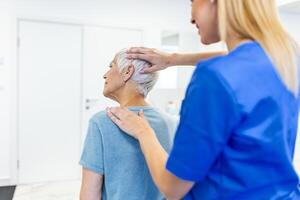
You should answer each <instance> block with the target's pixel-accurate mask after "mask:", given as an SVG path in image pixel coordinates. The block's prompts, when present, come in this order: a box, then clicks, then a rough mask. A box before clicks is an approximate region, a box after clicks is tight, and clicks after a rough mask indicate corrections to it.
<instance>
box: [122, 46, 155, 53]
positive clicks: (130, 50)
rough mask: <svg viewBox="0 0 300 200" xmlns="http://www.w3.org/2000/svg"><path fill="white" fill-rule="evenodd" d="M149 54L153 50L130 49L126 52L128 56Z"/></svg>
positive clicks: (144, 48) (143, 48)
mask: <svg viewBox="0 0 300 200" xmlns="http://www.w3.org/2000/svg"><path fill="white" fill-rule="evenodd" d="M151 52H153V49H151V48H146V47H132V48H130V49H129V50H128V51H127V53H128V54H131V53H133V54H147V53H151Z"/></svg>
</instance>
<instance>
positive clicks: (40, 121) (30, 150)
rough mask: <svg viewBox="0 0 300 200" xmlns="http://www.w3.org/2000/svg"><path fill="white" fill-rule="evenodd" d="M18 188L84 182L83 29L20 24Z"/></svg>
mask: <svg viewBox="0 0 300 200" xmlns="http://www.w3.org/2000/svg"><path fill="white" fill-rule="evenodd" d="M19 37H20V47H19V84H18V85H19V86H18V87H19V120H18V125H19V131H18V132H19V136H18V137H19V145H18V146H19V183H31V182H41V181H53V180H67V179H76V178H78V177H79V172H80V171H79V169H80V168H79V165H78V161H79V153H80V143H81V142H80V135H81V133H80V131H81V63H82V28H81V26H75V25H66V24H56V23H42V22H31V21H20V22H19Z"/></svg>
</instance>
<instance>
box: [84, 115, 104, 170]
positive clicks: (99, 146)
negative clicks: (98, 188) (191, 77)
mask: <svg viewBox="0 0 300 200" xmlns="http://www.w3.org/2000/svg"><path fill="white" fill-rule="evenodd" d="M103 159H104V158H103V143H102V136H101V132H100V129H99V127H98V125H97V124H96V123H95V122H94V121H93V120H90V123H89V129H88V133H87V136H86V138H85V143H84V147H83V152H82V155H81V159H80V162H79V163H80V165H81V166H82V167H83V168H86V169H89V170H91V171H93V172H96V173H98V174H100V175H103V174H104V166H103V163H104V162H103Z"/></svg>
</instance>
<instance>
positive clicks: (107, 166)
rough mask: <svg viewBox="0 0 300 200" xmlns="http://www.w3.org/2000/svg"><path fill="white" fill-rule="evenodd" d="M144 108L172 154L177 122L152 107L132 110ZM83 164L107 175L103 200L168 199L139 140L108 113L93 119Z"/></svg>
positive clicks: (135, 109)
mask: <svg viewBox="0 0 300 200" xmlns="http://www.w3.org/2000/svg"><path fill="white" fill-rule="evenodd" d="M140 109H143V110H144V113H145V117H146V118H147V120H148V121H149V123H150V125H151V127H152V128H153V129H154V131H155V133H156V135H157V137H158V140H159V141H160V143H161V144H162V146H163V148H164V149H165V150H166V151H167V152H169V151H170V148H171V141H173V135H174V133H175V130H176V127H177V122H176V120H174V119H173V118H172V117H169V116H168V115H166V114H163V113H161V112H159V111H158V110H156V109H154V108H152V107H148V106H147V107H145V106H143V107H129V110H131V111H134V112H136V113H137V112H138V111H139V110H140ZM80 164H81V165H82V167H84V168H86V169H89V170H92V171H94V172H96V173H98V174H100V175H104V182H103V183H104V185H103V190H102V197H103V199H109V200H120V199H126V200H161V199H164V198H163V196H162V194H161V193H160V192H159V190H158V189H157V187H156V186H155V184H154V182H153V180H152V178H151V175H150V172H149V170H148V167H147V164H146V161H145V158H144V156H143V153H142V151H141V148H140V145H139V143H138V141H137V140H136V139H134V138H133V137H130V136H128V135H127V134H125V133H124V132H123V131H121V130H120V129H119V128H118V127H117V126H116V125H115V124H114V123H113V122H112V121H111V120H110V119H109V117H108V116H107V114H106V112H105V111H103V112H100V113H98V114H96V115H95V116H94V117H92V119H91V120H90V124H89V130H88V133H87V136H86V139H85V145H84V149H83V153H82V156H81V160H80Z"/></svg>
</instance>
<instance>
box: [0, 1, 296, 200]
mask: <svg viewBox="0 0 300 200" xmlns="http://www.w3.org/2000/svg"><path fill="white" fill-rule="evenodd" d="M278 9H279V11H280V17H281V19H282V22H283V24H284V25H285V26H286V28H287V30H288V31H289V32H290V33H291V35H292V36H293V37H294V38H295V39H296V40H297V41H298V42H300V26H299V21H300V0H282V1H278ZM189 21H190V1H187V0H184V1H182V0H172V1H169V0H122V1H119V0H109V1H107V0H106V1H104V0H0V24H1V26H0V187H1V186H2V189H4V190H3V191H6V192H7V194H8V193H9V189H10V191H13V190H14V187H6V186H15V185H17V188H16V191H15V195H14V200H50V199H51V200H52V199H53V200H54V199H55V200H67V199H68V200H74V199H78V194H79V186H80V180H81V177H80V176H81V174H80V167H79V165H78V161H79V158H80V153H81V149H82V145H83V141H84V138H85V134H86V129H87V121H88V119H89V118H90V117H91V116H92V115H93V114H94V113H96V112H98V111H100V110H103V109H105V108H106V107H107V106H112V105H116V104H115V103H114V102H112V101H110V100H108V99H106V98H104V97H103V96H102V88H103V84H104V82H103V79H102V76H103V74H104V72H105V71H106V70H107V69H108V65H109V62H110V61H111V60H112V59H113V57H114V54H115V53H116V52H117V51H119V50H120V49H122V48H126V47H130V46H147V47H153V48H158V49H161V50H164V51H169V52H209V51H216V50H217V51H219V50H225V46H224V45H223V44H222V43H219V44H214V45H209V46H206V45H203V44H201V43H200V39H199V36H198V35H197V31H196V30H195V28H194V27H193V26H192V25H191V24H190V23H189ZM193 69H194V67H192V66H186V67H180V68H177V67H174V68H172V69H168V70H165V71H164V72H161V73H160V80H159V83H158V84H157V85H156V87H155V89H154V90H153V91H152V92H151V93H150V96H149V97H148V100H149V102H150V103H151V104H152V105H153V106H155V107H157V108H159V109H161V110H164V111H166V112H169V113H170V114H172V115H174V116H177V115H178V111H179V109H180V104H181V100H182V99H183V96H184V93H185V89H186V86H187V84H188V82H189V80H190V77H191V74H192V72H193ZM299 139H300V138H299V137H298V142H297V149H296V155H295V161H294V162H295V167H296V168H297V170H298V172H300V140H299ZM5 189H7V190H5ZM8 196H9V195H8ZM0 199H1V200H6V199H9V197H4V196H2V197H1V190H0Z"/></svg>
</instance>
